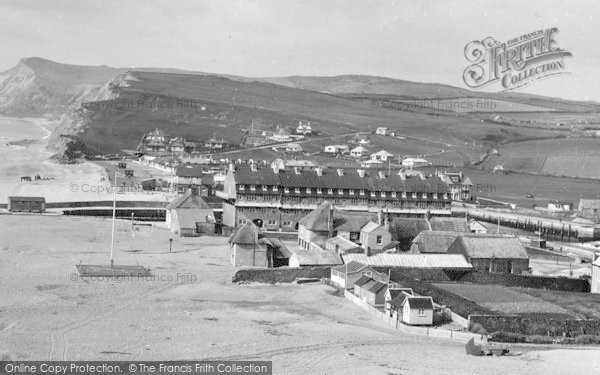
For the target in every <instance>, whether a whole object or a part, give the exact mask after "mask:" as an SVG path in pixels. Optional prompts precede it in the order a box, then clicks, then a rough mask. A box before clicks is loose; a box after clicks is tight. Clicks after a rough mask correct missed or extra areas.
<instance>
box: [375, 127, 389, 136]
mask: <svg viewBox="0 0 600 375" xmlns="http://www.w3.org/2000/svg"><path fill="white" fill-rule="evenodd" d="M375 134H377V135H387V128H383V127H381V128H377V130H375Z"/></svg>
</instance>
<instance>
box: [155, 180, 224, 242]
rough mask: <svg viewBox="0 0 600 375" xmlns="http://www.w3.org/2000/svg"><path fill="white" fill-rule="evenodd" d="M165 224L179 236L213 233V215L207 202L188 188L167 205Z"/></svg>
mask: <svg viewBox="0 0 600 375" xmlns="http://www.w3.org/2000/svg"><path fill="white" fill-rule="evenodd" d="M166 224H167V226H168V227H169V229H170V230H171V232H173V233H178V234H179V236H180V237H195V236H199V235H201V234H214V233H215V225H216V220H215V215H214V212H213V210H212V209H211V208H210V207H209V206H208V204H207V203H206V202H205V201H204V200H203V199H202V197H200V195H198V194H197V192H196V191H194V190H192V189H190V190H188V191H187V192H186V193H185V194H183V195H181V196H179V197H178V198H176V199H175V200H174V201H172V202H171V203H169V204H168V205H167V213H166Z"/></svg>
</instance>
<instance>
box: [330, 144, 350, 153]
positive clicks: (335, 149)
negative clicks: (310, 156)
mask: <svg viewBox="0 0 600 375" xmlns="http://www.w3.org/2000/svg"><path fill="white" fill-rule="evenodd" d="M324 151H325V153H328V154H347V153H349V152H350V147H348V146H347V145H327V146H325V149H324Z"/></svg>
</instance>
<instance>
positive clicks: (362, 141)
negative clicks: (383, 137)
mask: <svg viewBox="0 0 600 375" xmlns="http://www.w3.org/2000/svg"><path fill="white" fill-rule="evenodd" d="M350 143H352V144H355V145H363V146H365V145H368V144H370V143H371V140H370V139H369V137H367V136H364V135H360V134H357V135H355V136H354V137H353V138H352V139H351V140H350Z"/></svg>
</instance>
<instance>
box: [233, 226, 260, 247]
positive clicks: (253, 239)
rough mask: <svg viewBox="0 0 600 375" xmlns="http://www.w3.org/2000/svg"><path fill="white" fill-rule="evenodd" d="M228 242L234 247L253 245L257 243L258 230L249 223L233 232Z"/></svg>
mask: <svg viewBox="0 0 600 375" xmlns="http://www.w3.org/2000/svg"><path fill="white" fill-rule="evenodd" d="M228 242H229V243H230V244H236V245H253V244H257V243H258V228H257V227H256V225H254V223H253V222H251V221H249V222H247V223H246V224H244V225H243V226H241V227H240V228H239V229H238V230H237V231H235V232H234V233H233V234H232V235H231V237H229V240H228Z"/></svg>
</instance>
